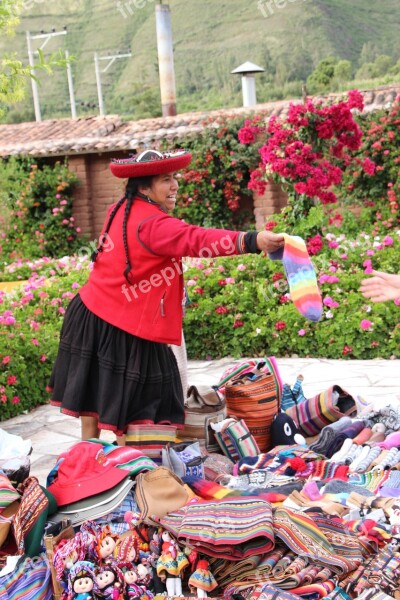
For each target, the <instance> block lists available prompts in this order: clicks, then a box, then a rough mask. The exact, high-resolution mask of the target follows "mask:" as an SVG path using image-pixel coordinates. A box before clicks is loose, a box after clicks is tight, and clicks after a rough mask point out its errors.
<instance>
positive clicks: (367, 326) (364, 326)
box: [360, 319, 373, 331]
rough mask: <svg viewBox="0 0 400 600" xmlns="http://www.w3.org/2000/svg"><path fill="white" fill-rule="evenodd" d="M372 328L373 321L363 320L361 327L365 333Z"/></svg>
mask: <svg viewBox="0 0 400 600" xmlns="http://www.w3.org/2000/svg"><path fill="white" fill-rule="evenodd" d="M372 326H373V323H372V321H369V320H368V319H363V320H362V321H361V323H360V327H361V329H363V330H364V331H369V330H370V329H371V328H372Z"/></svg>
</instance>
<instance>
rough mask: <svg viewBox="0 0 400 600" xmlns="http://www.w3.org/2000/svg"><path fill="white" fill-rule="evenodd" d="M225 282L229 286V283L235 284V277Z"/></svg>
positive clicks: (228, 278)
mask: <svg viewBox="0 0 400 600" xmlns="http://www.w3.org/2000/svg"><path fill="white" fill-rule="evenodd" d="M225 281H226V283H227V284H228V283H235V278H234V277H227V278H226V279H225Z"/></svg>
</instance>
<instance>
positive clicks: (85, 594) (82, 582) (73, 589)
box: [68, 560, 96, 600]
mask: <svg viewBox="0 0 400 600" xmlns="http://www.w3.org/2000/svg"><path fill="white" fill-rule="evenodd" d="M68 592H69V598H71V600H72V599H73V600H92V599H93V598H96V596H95V593H96V585H95V575H94V565H93V564H92V563H90V562H89V561H87V560H81V561H77V562H76V563H75V564H74V565H73V567H72V568H71V569H70V571H69V574H68Z"/></svg>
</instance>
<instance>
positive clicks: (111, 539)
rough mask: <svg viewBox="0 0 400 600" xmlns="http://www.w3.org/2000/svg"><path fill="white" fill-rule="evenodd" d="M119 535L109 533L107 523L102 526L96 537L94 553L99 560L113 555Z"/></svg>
mask: <svg viewBox="0 0 400 600" xmlns="http://www.w3.org/2000/svg"><path fill="white" fill-rule="evenodd" d="M119 539H120V538H119V536H118V535H116V534H114V533H111V529H110V528H109V526H108V525H106V526H105V527H103V529H102V530H101V533H100V535H99V536H98V537H97V539H96V548H95V550H96V554H97V558H98V559H100V561H104V560H105V559H106V558H109V557H110V556H112V555H113V552H114V550H115V547H116V545H117V543H118V542H119Z"/></svg>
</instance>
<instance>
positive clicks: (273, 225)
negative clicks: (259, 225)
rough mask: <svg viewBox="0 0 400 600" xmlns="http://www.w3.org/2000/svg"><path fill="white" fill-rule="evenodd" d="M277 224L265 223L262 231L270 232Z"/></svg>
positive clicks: (272, 222) (274, 222) (273, 222)
mask: <svg viewBox="0 0 400 600" xmlns="http://www.w3.org/2000/svg"><path fill="white" fill-rule="evenodd" d="M277 224H278V223H277V222H276V221H267V222H266V223H265V226H264V229H266V231H272V229H274V227H276V226H277Z"/></svg>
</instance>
